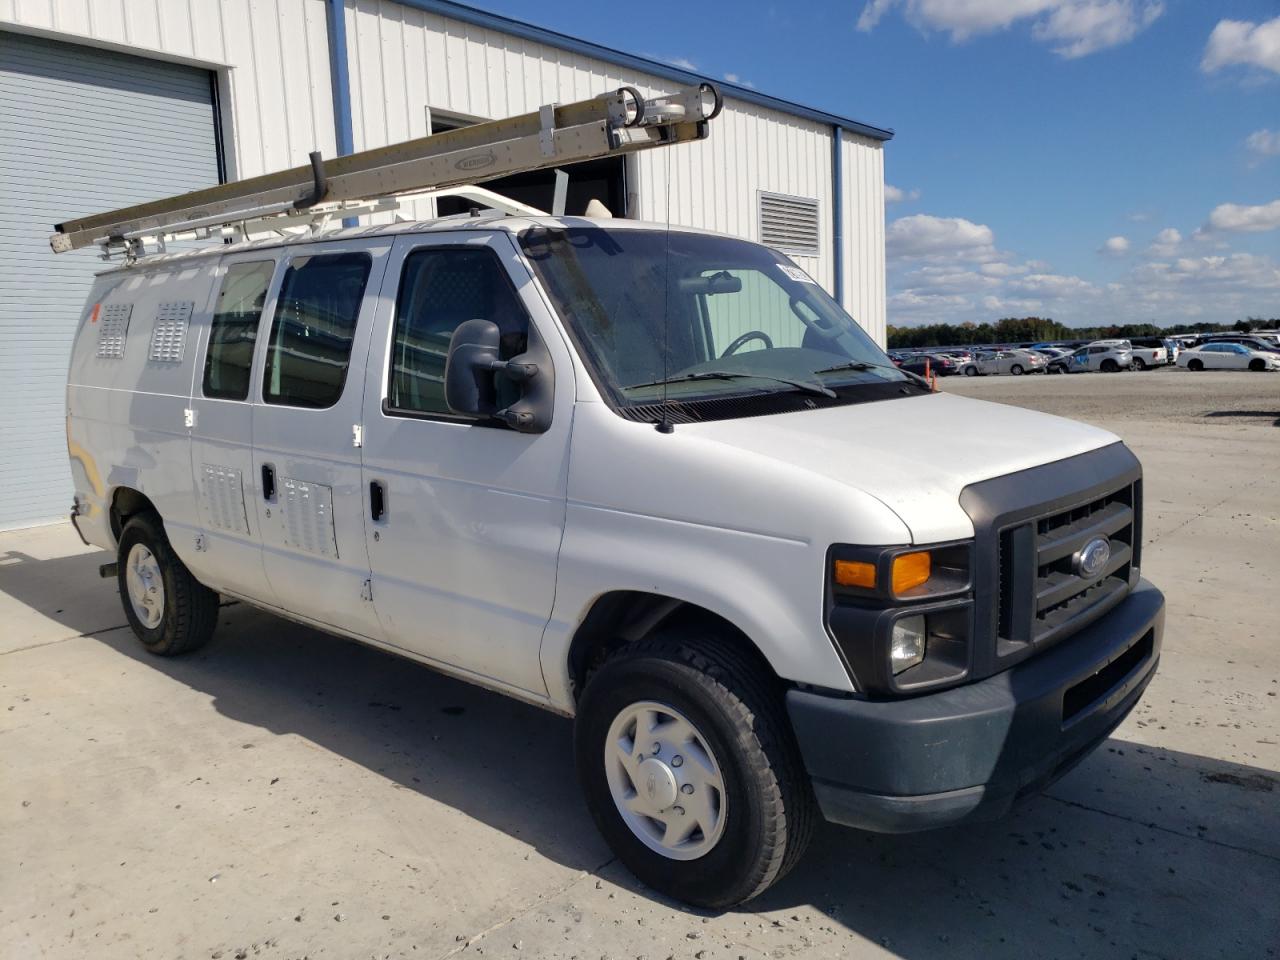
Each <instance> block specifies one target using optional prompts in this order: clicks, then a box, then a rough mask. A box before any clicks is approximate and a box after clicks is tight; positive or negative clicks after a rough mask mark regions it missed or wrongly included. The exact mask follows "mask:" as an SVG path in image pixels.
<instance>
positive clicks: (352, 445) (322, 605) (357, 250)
mask: <svg viewBox="0 0 1280 960" xmlns="http://www.w3.org/2000/svg"><path fill="white" fill-rule="evenodd" d="M390 252H391V238H389V237H379V238H372V239H366V240H336V241H331V242H328V243H305V244H297V245H295V246H291V247H288V248H286V253H285V255H284V257H283V258H282V263H281V265H280V279H279V281H278V283H277V291H276V294H275V297H274V305H273V309H272V312H271V317H270V323H269V325H268V326H265V327H264V337H265V343H264V344H263V348H262V351H261V352H262V361H261V363H260V373H258V375H257V380H256V382H255V383H254V384H253V385H252V390H253V393H254V396H255V397H256V402H255V403H254V405H253V481H254V484H255V488H256V495H257V498H258V509H259V512H260V513H261V516H262V547H263V563H264V566H265V568H266V575H267V580H268V582H269V583H270V584H271V589H272V592H273V593H274V594H275V598H276V603H277V604H278V605H279V606H280V607H281V608H283V609H284V610H286V611H288V612H289V613H292V614H294V615H297V616H301V617H303V618H305V619H307V620H310V621H312V622H315V623H317V624H319V625H321V626H325V627H329V628H332V629H336V630H337V631H339V632H343V633H349V634H353V635H355V636H358V637H364V638H368V639H374V640H378V639H380V638H381V635H380V631H379V628H378V620H377V616H376V615H375V614H374V611H373V604H372V603H371V602H370V598H369V588H368V580H369V557H368V553H367V552H366V550H365V529H364V527H365V524H364V518H365V506H364V494H363V487H362V483H361V473H360V470H361V465H360V456H361V449H360V424H361V414H362V411H361V408H362V406H363V403H364V395H363V394H364V377H363V374H364V369H365V361H366V358H367V356H368V349H369V334H370V332H371V330H372V328H373V320H374V312H375V304H376V297H375V296H374V294H375V293H376V291H377V290H378V289H379V287H380V285H381V282H382V273H383V270H384V269H385V267H386V262H387V257H388V254H390Z"/></svg>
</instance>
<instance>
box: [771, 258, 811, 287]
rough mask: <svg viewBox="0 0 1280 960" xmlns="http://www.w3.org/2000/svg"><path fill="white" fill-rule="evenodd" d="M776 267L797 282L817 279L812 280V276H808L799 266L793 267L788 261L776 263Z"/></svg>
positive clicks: (809, 281) (808, 281)
mask: <svg viewBox="0 0 1280 960" xmlns="http://www.w3.org/2000/svg"><path fill="white" fill-rule="evenodd" d="M778 269H779V270H781V271H782V272H783V273H784V274H786V275H787V276H788V277H790V278H791V279H792V280H795V281H797V282H799V283H817V281H816V280H814V279H813V277H811V276H809V275H808V274H807V273H805V272H804V271H803V270H801V269H800V268H799V267H793V266H791V265H790V264H788V263H780V264H778Z"/></svg>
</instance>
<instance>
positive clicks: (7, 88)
mask: <svg viewBox="0 0 1280 960" xmlns="http://www.w3.org/2000/svg"><path fill="white" fill-rule="evenodd" d="M707 79H711V78H707V77H701V76H698V75H695V74H692V73H689V72H688V71H685V70H680V69H677V68H675V67H671V66H668V65H666V64H662V63H658V62H655V61H651V60H647V59H644V58H641V57H637V56H633V55H630V54H626V53H622V52H619V51H616V50H611V49H608V48H605V47H602V46H599V45H596V44H591V43H586V42H583V41H580V40H576V39H574V38H572V37H568V36H565V35H563V34H558V33H554V32H551V31H548V30H543V29H541V28H538V27H535V26H531V25H529V24H526V23H521V22H518V21H514V20H509V19H507V18H504V17H498V16H494V15H492V14H488V13H485V12H482V11H480V10H477V9H474V8H471V7H466V6H462V5H460V4H456V3H452V2H447V0H0V256H3V259H4V264H5V265H4V268H3V274H0V490H3V492H4V496H3V497H2V498H0V529H5V528H12V527H20V526H25V525H29V524H33V523H40V522H44V521H49V520H55V519H61V518H62V517H63V516H65V514H66V512H67V510H68V506H69V503H70V497H71V486H70V478H69V474H68V468H67V458H66V452H65V441H64V438H63V423H62V417H63V385H64V380H65V375H66V367H67V356H68V350H69V348H70V341H71V336H72V333H73V332H74V330H73V328H74V325H75V322H76V318H77V317H78V315H79V310H80V307H81V304H82V302H83V299H84V296H85V295H86V293H87V290H88V288H89V281H90V278H91V277H92V274H93V272H94V270H95V268H96V266H97V263H96V261H95V260H94V255H95V253H96V251H91V250H82V251H79V252H78V253H75V254H64V255H61V256H58V257H57V258H56V259H55V258H54V256H53V255H52V254H51V253H49V252H48V245H47V237H48V234H49V233H50V232H51V227H52V225H53V224H54V223H55V222H59V221H63V220H67V219H71V218H74V217H78V216H83V215H86V214H90V213H96V212H100V211H103V210H107V209H111V208H114V207H119V206H123V205H126V204H131V203H138V202H141V201H144V200H150V199H155V198H157V197H162V196H168V195H171V194H175V193H179V192H183V191H187V190H192V189H196V188H198V187H202V186H208V185H210V184H212V183H214V182H217V181H219V180H226V179H237V178H241V177H247V176H254V175H257V174H261V173H267V172H270V171H273V170H279V169H283V168H286V167H292V166H297V165H299V164H302V163H305V161H306V157H307V154H308V153H309V152H310V151H312V150H316V149H318V150H320V151H321V153H322V154H323V155H325V156H334V155H335V154H339V153H347V152H350V151H352V150H364V149H367V148H371V147H377V146H381V145H383V144H387V143H394V142H396V141H399V140H405V139H408V138H411V137H418V136H422V135H424V134H427V133H430V132H433V131H436V130H440V129H448V128H450V127H456V126H458V125H461V124H465V123H467V122H472V121H474V120H476V119H479V118H486V119H487V118H498V117H505V116H510V115H513V114H518V113H524V112H527V111H531V110H535V109H537V107H539V106H540V105H542V104H544V103H550V102H568V101H572V100H579V99H584V98H586V97H590V96H594V95H596V94H598V93H602V92H604V91H607V90H611V89H615V88H617V87H619V86H621V85H624V84H626V85H631V86H635V87H638V88H640V90H641V91H642V92H644V93H645V94H651V93H658V92H662V91H664V90H668V89H671V88H673V87H674V86H677V85H681V84H696V83H698V82H701V81H704V80H707ZM716 82H717V83H718V85H719V86H720V87H721V89H722V91H723V92H724V94H725V109H724V112H723V114H722V115H721V116H720V117H719V118H718V119H717V120H716V121H714V122H713V124H712V129H711V136H710V138H709V139H708V140H706V141H703V142H700V143H696V144H690V145H684V146H680V147H675V148H672V149H670V150H658V151H653V152H648V153H642V154H639V155H637V156H635V157H632V158H631V159H630V160H629V161H628V162H627V163H626V164H623V163H622V161H617V163H616V164H614V162H613V161H598V162H596V164H594V165H592V166H591V168H590V169H586V170H574V171H572V172H571V173H572V177H571V181H570V183H571V192H570V205H569V208H568V212H569V213H578V212H581V210H580V209H575V208H574V204H575V193H574V188H575V187H576V188H577V191H578V193H577V201H578V202H579V203H580V204H585V199H586V197H587V196H589V195H592V196H597V197H598V198H600V199H601V200H603V201H604V202H605V203H606V205H608V206H610V208H611V209H612V210H613V211H614V213H615V214H624V215H626V216H630V217H636V218H640V219H645V220H656V221H665V220H666V219H667V218H668V216H669V217H670V220H671V221H672V222H673V223H678V224H687V225H691V226H697V227H706V228H710V229H714V230H720V231H724V232H726V233H732V234H736V235H739V236H743V237H748V238H752V239H759V240H762V241H764V242H767V243H771V244H772V245H774V246H776V247H778V248H780V249H782V250H784V251H785V252H787V253H788V254H790V255H791V256H792V257H793V258H794V259H795V260H796V261H797V262H798V263H799V264H801V265H802V266H803V267H805V269H806V270H808V272H809V273H810V274H811V275H812V276H813V277H814V278H815V279H817V280H818V281H819V282H820V283H822V284H824V285H825V286H826V287H827V289H828V290H829V291H831V292H832V293H833V294H834V295H835V296H837V298H839V299H840V300H841V301H842V302H843V304H844V305H845V307H846V308H847V309H848V310H849V311H850V313H852V314H853V316H854V317H856V318H857V319H858V320H859V321H860V322H861V323H862V325H863V327H865V328H866V329H867V331H868V332H869V333H871V334H872V335H873V336H874V337H876V338H877V339H878V340H879V341H880V342H881V343H883V342H884V336H885V262H884V165H883V146H884V142H885V141H887V140H888V139H889V138H890V137H891V136H892V132H891V131H889V130H885V129H881V128H878V127H875V126H871V125H869V124H865V123H861V122H859V121H856V120H853V119H850V118H848V117H840V116H835V115H832V114H828V113H824V112H822V111H819V110H813V109H810V108H807V107H803V106H800V105H798V104H794V103H789V102H787V101H783V100H779V99H777V98H774V97H770V96H767V95H764V94H762V93H760V92H758V91H756V90H754V89H749V88H746V87H739V86H735V85H733V84H726V83H719V82H718V81H716ZM510 180H511V181H513V182H510V183H507V182H504V183H501V184H496V185H493V186H495V188H497V189H502V190H504V192H510V193H512V194H513V195H517V196H519V198H520V199H526V198H529V197H533V198H535V199H534V201H533V202H535V203H536V202H537V200H536V198H537V197H540V196H541V194H540V193H539V192H538V191H539V190H541V189H542V188H543V184H542V182H540V181H536V178H535V180H528V179H524V180H521V179H520V178H510ZM547 183H548V184H549V181H547ZM548 189H549V187H548ZM583 191H585V192H583ZM548 202H549V201H548ZM539 205H542V206H546V205H548V203H542V204H539ZM619 208H621V209H619ZM442 212H444V211H443V210H442ZM18 265H21V266H20V267H19V266H18Z"/></svg>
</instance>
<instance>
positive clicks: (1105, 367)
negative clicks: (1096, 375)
mask: <svg viewBox="0 0 1280 960" xmlns="http://www.w3.org/2000/svg"><path fill="white" fill-rule="evenodd" d="M1119 369H1120V364H1118V363H1116V362H1115V361H1114V360H1112V359H1111V358H1110V357H1108V358H1107V359H1106V360H1103V361H1102V372H1103V373H1115V372H1116V371H1117V370H1119Z"/></svg>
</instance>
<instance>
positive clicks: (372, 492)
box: [369, 480, 387, 523]
mask: <svg viewBox="0 0 1280 960" xmlns="http://www.w3.org/2000/svg"><path fill="white" fill-rule="evenodd" d="M386 513H387V492H386V490H385V489H384V488H383V486H382V483H381V481H378V480H371V481H369V515H370V516H371V517H373V520H374V522H375V523H376V522H377V521H379V520H381V519H382V518H383V517H384V516H386Z"/></svg>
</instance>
